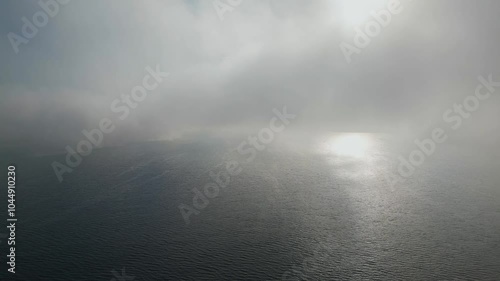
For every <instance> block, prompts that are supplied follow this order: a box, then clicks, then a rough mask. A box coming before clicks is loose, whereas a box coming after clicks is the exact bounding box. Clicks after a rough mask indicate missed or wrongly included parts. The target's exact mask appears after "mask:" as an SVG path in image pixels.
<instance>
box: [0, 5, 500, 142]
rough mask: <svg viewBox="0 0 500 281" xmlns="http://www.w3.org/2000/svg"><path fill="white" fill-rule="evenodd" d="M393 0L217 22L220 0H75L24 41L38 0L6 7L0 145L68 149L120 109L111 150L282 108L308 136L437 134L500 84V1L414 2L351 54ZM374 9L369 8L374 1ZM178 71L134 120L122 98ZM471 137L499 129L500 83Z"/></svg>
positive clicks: (260, 117) (231, 15) (243, 14)
mask: <svg viewBox="0 0 500 281" xmlns="http://www.w3.org/2000/svg"><path fill="white" fill-rule="evenodd" d="M222 2H226V1H222ZM387 2H388V1H353V0H338V1H311V0H303V1H296V0H293V1H291V0H282V1H280V0H274V1H268V0H258V1H257V0H256V1H254V0H243V1H242V3H241V4H240V5H238V6H236V7H234V9H233V10H232V11H230V12H226V13H224V15H223V16H224V17H223V20H221V19H220V18H219V17H218V14H217V11H216V9H215V8H214V6H213V1H211V0H206V1H201V0H189V1H188V0H185V1H182V0H178V1H174V0H172V1H167V0H165V1H159V0H149V1H124V0H107V1H101V0H99V1H98V0H85V1H83V0H82V1H79V0H73V1H71V2H70V3H68V4H65V5H59V8H60V10H59V11H58V13H57V14H56V15H55V16H54V17H51V18H50V19H49V21H48V23H47V24H46V25H45V26H43V27H40V28H39V30H38V32H37V33H36V34H35V36H34V37H33V38H30V39H29V40H28V41H29V42H27V43H26V44H21V45H19V46H18V49H19V52H18V53H17V54H16V53H15V51H14V49H13V47H12V44H11V42H10V41H9V37H8V34H9V32H13V33H16V34H17V35H22V27H23V24H24V23H23V21H22V18H23V17H26V18H28V19H29V20H30V21H32V17H33V14H34V13H35V12H37V11H40V10H41V7H40V6H39V4H38V1H19V0H8V1H1V3H0V7H1V8H0V34H1V35H2V40H0V62H1V65H2V71H1V73H0V120H1V121H0V130H1V132H2V134H1V135H0V141H1V142H3V143H15V144H27V145H36V146H37V147H41V148H44V147H47V148H49V147H50V148H51V149H57V148H58V147H59V148H60V149H61V150H62V149H64V146H65V145H67V144H74V143H75V142H76V141H78V140H80V139H82V137H83V136H82V135H81V130H82V129H92V128H96V127H97V126H98V123H99V120H100V119H101V118H103V117H108V118H110V119H112V120H114V121H116V125H117V129H116V130H115V131H114V132H113V133H112V134H111V135H107V136H106V138H105V143H106V144H107V145H113V144H115V143H123V142H127V141H138V140H151V139H162V138H172V137H177V136H182V135H183V134H185V133H190V134H192V133H196V132H199V131H210V132H218V131H231V130H234V131H238V132H239V131H245V130H253V129H254V128H260V127H262V126H266V125H267V122H268V120H269V118H270V116H272V115H273V112H272V109H273V108H275V107H277V108H282V107H283V106H287V107H288V109H289V111H290V112H293V113H295V114H297V115H298V117H297V120H296V123H295V124H294V128H295V129H298V130H304V131H307V132H311V133H312V134H313V133H316V132H323V131H324V132H329V131H361V132H362V131H374V132H413V133H415V134H420V133H422V134H423V133H425V132H427V131H428V130H430V129H432V127H433V126H436V125H438V124H439V122H441V121H442V117H441V116H442V114H443V112H444V111H445V110H446V109H447V108H450V107H452V106H453V104H454V103H457V102H462V101H463V99H464V97H466V96H467V95H470V94H473V93H474V89H475V87H476V85H477V84H478V80H477V77H478V76H479V75H483V76H487V75H489V74H492V75H493V77H494V80H495V78H496V80H497V81H500V55H499V53H498V52H499V51H500V39H499V37H498V35H499V34H500V17H499V16H498V12H499V11H500V1H496V0H491V1H486V0H481V1H472V0H469V1H460V0H446V1H439V0H438V1H430V0H428V1H413V2H412V1H409V0H401V1H400V2H401V6H402V7H403V10H402V11H401V12H400V13H399V14H396V15H393V16H392V19H391V22H390V24H389V25H388V26H386V27H383V28H382V29H381V31H380V33H379V34H378V35H377V36H375V37H373V38H372V39H371V43H370V44H369V45H368V46H367V47H365V48H363V49H362V51H361V53H359V54H354V55H353V56H352V62H351V63H348V62H347V61H346V59H345V57H344V54H343V53H342V51H341V49H340V48H339V45H340V44H341V43H342V42H347V43H349V44H353V38H354V35H355V27H356V26H360V27H363V26H364V25H365V24H366V22H368V21H369V20H371V19H372V17H371V16H370V15H369V12H370V11H371V10H374V11H380V10H382V9H386V6H387ZM363 4H364V6H363ZM157 65H159V67H160V69H161V70H162V71H165V72H169V73H170V76H169V77H168V78H165V79H164V81H163V82H162V83H161V84H160V85H159V87H158V88H156V89H155V90H153V91H151V93H150V94H149V95H148V96H147V98H146V99H145V100H144V101H142V102H141V103H140V104H139V105H138V106H137V108H135V109H132V110H131V114H130V116H128V117H127V118H126V119H125V120H120V119H118V118H117V116H118V114H116V113H113V112H112V111H111V110H110V105H111V103H112V101H113V100H114V99H116V98H119V97H120V95H121V94H130V91H131V89H132V88H133V87H135V86H137V85H141V83H142V80H143V77H144V76H145V75H146V74H147V72H146V71H145V68H146V67H148V66H150V67H152V68H156V66H157ZM497 94H498V95H496V96H493V97H492V98H491V99H489V100H487V101H485V102H482V104H481V108H480V109H479V110H478V111H477V112H474V116H473V118H472V117H471V118H470V124H467V125H466V126H464V128H463V129H461V130H460V134H461V135H463V136H468V137H471V138H474V139H476V138H477V139H484V138H490V139H496V140H500V138H499V137H498V136H499V135H500V133H499V131H500V125H499V123H500V122H498V120H500V110H499V106H500V96H499V95H500V91H499V92H498V93H497Z"/></svg>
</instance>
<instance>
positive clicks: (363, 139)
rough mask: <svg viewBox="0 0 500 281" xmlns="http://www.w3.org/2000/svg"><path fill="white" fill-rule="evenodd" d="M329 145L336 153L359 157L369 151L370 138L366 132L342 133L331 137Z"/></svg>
mask: <svg viewBox="0 0 500 281" xmlns="http://www.w3.org/2000/svg"><path fill="white" fill-rule="evenodd" d="M329 146H330V147H329V149H330V151H332V152H333V153H335V154H337V155H340V156H349V157H356V158H361V157H364V156H365V155H366V154H367V152H368V151H369V149H370V146H371V140H370V137H369V136H368V135H366V134H342V135H339V136H337V137H335V138H334V139H332V141H331V142H330V144H329Z"/></svg>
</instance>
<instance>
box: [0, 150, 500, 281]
mask: <svg viewBox="0 0 500 281" xmlns="http://www.w3.org/2000/svg"><path fill="white" fill-rule="evenodd" d="M381 147H382V148H379V150H378V152H377V153H373V155H371V156H370V157H369V158H364V159H342V158H338V157H336V156H335V155H332V154H330V153H328V152H321V151H316V150H314V149H311V150H304V151H301V150H297V149H290V148H285V147H278V146H275V147H269V148H268V149H267V150H265V151H262V152H259V153H258V154H257V156H256V158H255V160H254V161H252V162H251V163H245V164H243V165H242V167H243V171H242V172H241V174H239V175H237V176H234V177H231V181H230V183H229V185H228V186H227V187H225V188H223V189H221V190H220V193H219V195H218V196H217V197H216V198H213V199H209V203H208V206H206V208H204V209H202V210H200V213H199V214H198V215H193V216H191V217H190V219H191V223H190V224H189V225H186V224H185V221H184V220H183V217H182V216H181V213H180V211H179V208H178V206H179V204H182V203H184V204H190V205H192V197H193V192H192V189H193V188H195V187H196V188H199V189H200V190H202V189H203V186H204V185H205V184H207V183H209V182H212V180H211V178H210V176H209V171H211V170H213V171H219V170H220V167H219V168H218V167H217V165H218V164H219V163H221V162H222V161H223V160H227V159H238V160H240V161H241V160H242V158H244V157H242V156H239V155H237V154H236V153H234V152H231V148H233V147H230V146H227V145H225V144H224V143H223V142H218V141H205V142H193V143H182V142H157V143H147V144H136V145H129V146H125V147H118V148H105V149H100V150H97V151H95V152H93V153H92V154H91V155H90V156H87V157H85V158H84V160H83V163H82V164H81V165H80V166H79V167H77V168H76V169H75V171H74V172H72V173H71V174H65V177H64V181H63V182H62V183H59V182H58V181H57V178H56V177H55V175H54V173H53V171H52V168H51V166H50V163H51V162H52V161H54V160H59V161H63V158H64V155H55V156H44V157H36V158H32V157H22V158H16V159H17V162H16V161H14V162H15V163H16V164H17V182H18V187H17V204H18V207H17V208H18V210H17V216H18V219H19V222H18V227H17V229H16V232H17V238H16V240H17V241H18V242H17V250H16V251H17V252H16V256H17V259H16V272H17V273H16V275H15V277H16V278H12V275H7V274H6V263H5V261H6V257H5V256H6V254H7V252H6V251H7V245H6V243H5V240H4V241H2V243H1V244H0V249H1V252H2V254H1V256H2V263H1V264H2V266H1V273H0V274H1V275H0V276H1V280H30V281H31V280H50V281H58V280H106V281H107V280H113V278H115V280H132V279H127V278H124V277H123V275H122V273H123V272H122V269H124V270H125V271H124V272H125V276H129V277H135V279H133V280H282V278H286V279H284V280H500V177H499V176H498V175H499V174H500V173H499V172H500V170H499V165H498V158H497V156H498V155H497V154H496V155H495V154H491V153H485V152H480V151H476V150H474V149H469V150H464V149H460V148H457V147H454V146H449V147H448V146H447V147H443V148H441V149H440V150H439V151H438V152H437V153H436V154H435V155H433V156H432V158H431V159H428V160H427V161H426V163H425V165H422V166H421V167H420V168H419V169H418V170H417V171H416V173H415V175H414V176H413V177H411V178H410V179H408V180H406V181H405V182H404V183H400V184H398V185H396V186H393V187H391V186H389V185H388V183H387V181H386V179H385V177H384V173H385V172H387V171H390V170H393V168H394V166H393V164H390V161H386V157H387V155H391V153H390V152H389V151H388V149H389V148H387V147H384V146H381ZM5 170H6V168H5ZM2 180H4V175H2ZM5 194H6V192H4V195H5ZM6 200H7V198H6V195H5V200H3V199H2V201H6ZM1 208H2V210H1V211H2V212H1V213H0V215H1V217H2V218H6V213H5V210H6V208H7V207H6V204H4V203H3V204H2V207H1ZM4 233H6V231H4ZM2 240H3V239H2ZM117 274H118V276H120V278H121V279H120V278H118V277H116V276H115V275H117Z"/></svg>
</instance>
